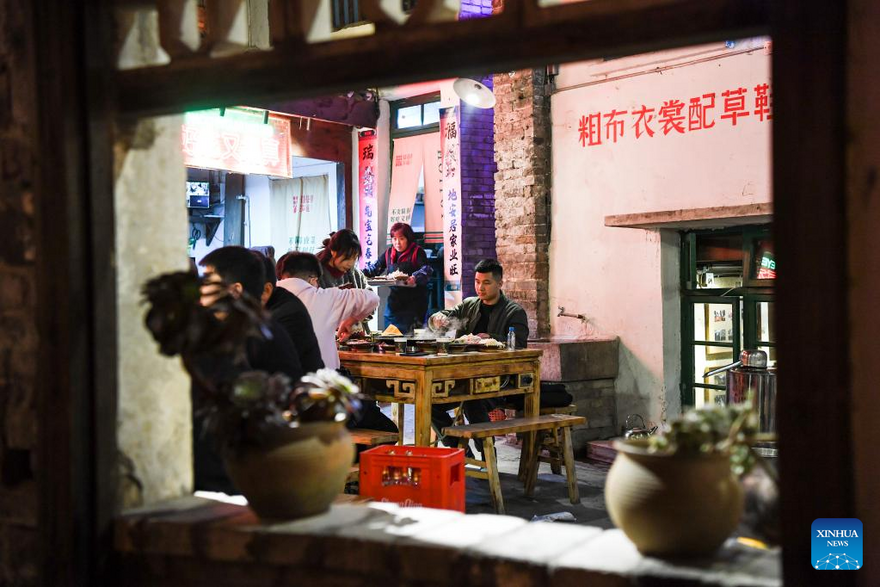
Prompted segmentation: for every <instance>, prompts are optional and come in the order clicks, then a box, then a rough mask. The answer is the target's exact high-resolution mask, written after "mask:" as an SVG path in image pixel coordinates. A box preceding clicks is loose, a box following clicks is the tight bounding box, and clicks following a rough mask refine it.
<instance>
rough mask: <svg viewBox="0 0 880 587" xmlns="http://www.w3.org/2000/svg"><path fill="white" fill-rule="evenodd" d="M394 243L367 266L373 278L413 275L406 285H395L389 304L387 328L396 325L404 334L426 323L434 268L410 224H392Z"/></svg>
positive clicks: (392, 239) (365, 272)
mask: <svg viewBox="0 0 880 587" xmlns="http://www.w3.org/2000/svg"><path fill="white" fill-rule="evenodd" d="M389 232H390V233H391V246H390V247H388V250H387V251H385V254H384V255H382V256H381V257H379V258H378V259H377V260H376V262H375V263H373V264H372V265H367V266H366V267H364V274H365V275H367V276H369V277H374V276H376V275H381V274H385V273H393V272H394V271H401V272H403V273H406V274H407V275H409V279H407V280H406V285H405V286H392V287H391V293H389V294H388V303H387V304H386V305H385V327H386V328H387V327H388V325H389V324H394V325H395V326H396V327H397V328H398V329H399V330H400V331H401V332H403V333H404V334H405V333H407V332H409V331H411V330H412V329H413V328H414V327H415V328H421V327H422V326H424V324H425V314H427V312H428V281H429V280H430V279H431V275H432V274H433V272H434V270H433V269H431V266H430V265H428V255H427V254H425V250H424V249H422V247H420V246H419V245H417V244H416V235H415V233H413V229H412V227H411V226H410V225H409V224H405V223H403V222H396V223H394V224H392V225H391V230H390V231H389Z"/></svg>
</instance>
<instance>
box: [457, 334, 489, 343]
mask: <svg viewBox="0 0 880 587" xmlns="http://www.w3.org/2000/svg"><path fill="white" fill-rule="evenodd" d="M483 340H486V339H483V338H480V337H479V336H477V335H476V334H465V335H464V336H459V337H458V338H456V339H455V340H453V341H452V344H483Z"/></svg>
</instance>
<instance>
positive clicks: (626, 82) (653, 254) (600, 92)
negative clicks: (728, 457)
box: [550, 39, 806, 422]
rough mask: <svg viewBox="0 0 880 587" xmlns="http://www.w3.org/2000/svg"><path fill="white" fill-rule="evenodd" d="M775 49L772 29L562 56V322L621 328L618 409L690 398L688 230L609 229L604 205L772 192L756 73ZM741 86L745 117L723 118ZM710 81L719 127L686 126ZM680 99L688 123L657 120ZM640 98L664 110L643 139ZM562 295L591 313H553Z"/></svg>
mask: <svg viewBox="0 0 880 587" xmlns="http://www.w3.org/2000/svg"><path fill="white" fill-rule="evenodd" d="M768 51H769V49H768V48H766V47H765V39H752V40H745V41H739V42H737V43H735V44H733V46H732V47H729V46H725V45H724V44H722V43H718V44H715V45H711V46H701V47H691V48H688V49H682V50H677V51H669V52H664V53H654V54H648V55H642V56H636V57H630V58H625V59H615V60H610V61H601V62H599V61H593V62H583V63H578V64H572V65H565V66H562V67H561V68H560V72H559V75H558V77H557V80H556V90H555V92H554V95H553V96H552V101H551V112H552V120H553V151H552V153H553V188H552V222H553V225H552V236H551V244H550V262H551V266H550V306H551V309H552V310H553V318H552V332H553V334H554V336H557V337H562V338H568V337H573V338H579V337H584V336H586V337H590V336H596V335H617V336H619V337H620V342H621V344H620V352H621V356H620V375H619V377H618V379H617V383H616V387H617V395H618V416H619V419H620V421H621V422H622V421H623V417H625V415H626V414H628V413H632V412H639V413H641V414H643V415H644V416H645V417H646V418H649V419H651V420H655V421H656V420H659V419H662V418H665V417H667V416H673V415H676V414H677V413H678V412H679V411H680V399H679V395H680V392H679V387H678V385H679V383H680V362H681V359H680V353H681V343H680V333H679V330H680V320H681V318H680V307H679V282H678V280H679V277H678V254H679V253H678V240H679V239H678V235H677V233H676V232H675V231H673V230H669V231H667V230H664V231H656V230H654V231H646V230H642V229H629V228H607V227H605V226H604V219H605V216H608V215H615V214H629V213H638V212H652V211H663V210H675V209H687V208H704V207H710V206H729V205H740V204H751V203H758V202H770V201H771V177H770V124H771V123H770V122H768V121H766V120H765V121H763V122H762V121H761V120H760V119H759V116H758V115H757V114H756V113H755V112H754V110H755V96H756V93H755V89H754V88H755V86H757V85H759V84H763V83H769V82H770V56H769V52H768ZM739 87H743V88H746V90H747V91H746V93H745V94H744V96H745V99H744V106H745V108H746V110H747V111H748V112H749V115H748V116H745V117H740V118H739V119H738V120H737V124H736V126H734V125H733V124H731V121H730V120H729V119H721V118H720V116H721V114H723V113H724V97H723V96H722V92H724V91H727V90H736V89H737V88H739ZM770 91H771V93H772V87H771V88H770ZM712 92H714V93H715V108H714V110H709V111H707V122H709V123H711V122H712V121H714V126H713V127H712V128H708V129H704V130H693V131H691V130H689V101H690V99H691V98H695V97H701V96H703V95H704V94H708V93H712ZM805 99H806V97H805ZM670 100H679V101H681V102H684V107H683V108H682V111H681V114H682V115H683V116H684V120H683V121H682V124H683V126H684V129H685V132H684V133H683V134H680V133H678V132H676V131H675V130H670V131H669V133H668V134H664V133H663V131H662V126H663V125H662V124H659V120H658V116H659V109H660V108H661V107H662V106H663V105H664V102H666V101H670ZM643 105H644V106H647V108H653V109H654V110H655V111H654V113H653V115H654V119H653V120H652V122H651V127H652V129H653V131H654V132H655V134H654V136H653V137H648V136H647V135H643V136H642V138H636V136H635V129H634V128H633V125H634V124H635V122H636V117H635V116H633V115H632V114H631V113H632V111H633V110H638V109H640V108H641V107H642V106H643ZM612 110H617V111H626V113H627V114H625V115H618V117H617V119H619V120H623V121H624V126H623V134H622V135H621V136H618V139H617V141H616V142H614V141H613V132H612V133H611V134H610V135H609V134H607V130H608V129H607V128H606V124H605V123H606V122H607V120H608V119H607V118H606V117H605V116H604V115H606V114H608V113H610V112H611V111H612ZM596 113H601V114H602V118H601V121H602V123H603V124H602V126H601V129H600V130H601V133H602V134H601V144H596V145H590V144H589V143H590V141H591V140H592V141H593V142H596V141H597V136H596V135H595V134H593V135H590V134H589V133H588V134H587V135H586V136H585V135H583V133H582V132H581V127H582V117H586V119H587V120H586V122H589V117H590V115H594V114H596ZM593 120H596V119H595V118H593ZM588 126H589V125H588ZM618 130H619V129H618ZM641 130H644V129H643V128H642V129H641ZM612 131H613V127H612ZM609 136H610V137H611V138H609ZM557 306H564V307H565V308H566V311H567V312H574V313H582V314H585V315H586V316H587V317H588V318H589V323H588V324H587V325H586V326H583V325H582V324H581V323H580V322H579V321H577V320H573V319H570V318H557V317H555V314H556V308H557Z"/></svg>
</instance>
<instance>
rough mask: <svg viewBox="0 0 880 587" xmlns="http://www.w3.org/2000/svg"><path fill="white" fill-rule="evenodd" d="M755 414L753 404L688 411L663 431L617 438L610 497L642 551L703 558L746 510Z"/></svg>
mask: <svg viewBox="0 0 880 587" xmlns="http://www.w3.org/2000/svg"><path fill="white" fill-rule="evenodd" d="M756 439H757V416H756V414H755V412H754V410H753V409H752V407H751V405H750V403H748V402H746V403H743V404H736V405H728V406H712V407H707V408H702V409H696V410H691V411H689V412H687V413H685V414H684V415H682V416H681V417H680V418H678V419H676V420H675V421H673V422H672V423H671V425H670V427H669V428H668V430H666V431H665V432H663V433H661V434H659V435H656V436H650V437H648V438H639V439H632V440H627V441H618V442H615V448H616V449H617V450H618V454H617V458H616V459H615V461H614V464H613V465H612V467H611V470H610V471H609V472H608V478H607V481H606V484H605V499H606V503H607V506H608V512H609V514H610V515H611V519H612V521H614V523H615V525H616V526H617V527H618V528H620V529H621V530H623V532H624V533H625V534H626V535H627V536H628V537H629V539H630V540H632V541H633V543H634V544H635V545H636V547H637V548H638V549H639V551H640V552H642V553H643V554H650V555H658V556H682V555H706V554H710V553H712V552H714V551H715V550H716V549H717V548H718V547H719V546H721V544H722V543H723V542H724V540H725V539H726V538H727V537H728V536H729V535H730V533H731V532H732V531H733V530H734V529H735V528H736V526H737V523H738V522H739V519H740V516H741V515H742V511H743V490H742V487H741V486H740V483H739V480H738V477H739V476H741V475H743V474H745V473H747V472H748V471H749V470H750V469H751V468H752V467H753V466H754V465H755V463H761V465H762V466H764V467H766V468H767V470H768V472H770V474H771V475H773V476H774V477H775V472H773V471H772V469H770V468H769V467H768V466H767V465H766V463H764V462H763V461H762V460H761V459H760V457H758V456H757V455H756V454H755V452H754V451H753V450H752V448H751V445H752V444H753V443H754V442H755V440H756Z"/></svg>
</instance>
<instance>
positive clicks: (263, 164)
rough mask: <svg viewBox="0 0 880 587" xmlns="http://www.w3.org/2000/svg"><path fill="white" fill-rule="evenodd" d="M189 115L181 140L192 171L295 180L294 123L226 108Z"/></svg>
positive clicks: (184, 155)
mask: <svg viewBox="0 0 880 587" xmlns="http://www.w3.org/2000/svg"><path fill="white" fill-rule="evenodd" d="M220 112H221V111H220V110H219V109H214V110H201V111H198V112H187V113H186V114H184V117H183V126H182V127H181V133H180V137H181V138H180V140H181V148H182V150H183V162H184V164H185V165H188V166H190V167H202V168H208V169H223V170H226V171H233V172H236V173H243V174H256V175H271V176H275V177H292V175H293V174H292V170H291V163H290V120H288V119H287V118H282V117H280V116H277V115H274V114H269V115H268V117H266V116H265V113H264V112H263V111H255V110H245V109H238V108H226V109H225V110H224V111H223V115H222V116H221V114H220Z"/></svg>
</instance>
